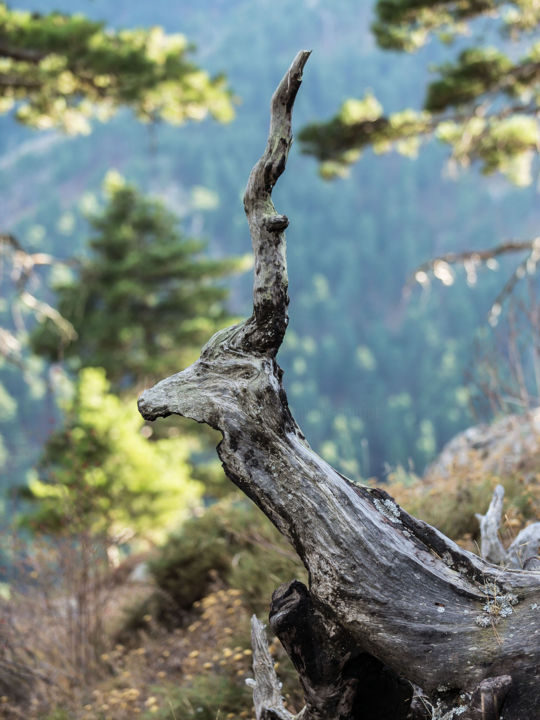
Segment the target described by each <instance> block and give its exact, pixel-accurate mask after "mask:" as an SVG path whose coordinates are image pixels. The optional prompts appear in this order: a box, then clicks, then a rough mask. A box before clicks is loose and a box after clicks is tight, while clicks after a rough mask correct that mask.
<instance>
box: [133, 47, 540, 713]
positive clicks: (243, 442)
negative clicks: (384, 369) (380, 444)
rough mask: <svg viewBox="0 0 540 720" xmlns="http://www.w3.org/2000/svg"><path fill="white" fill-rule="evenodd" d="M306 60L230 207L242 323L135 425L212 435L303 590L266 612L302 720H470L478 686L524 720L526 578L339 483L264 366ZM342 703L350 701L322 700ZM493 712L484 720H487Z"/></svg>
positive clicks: (387, 502)
mask: <svg viewBox="0 0 540 720" xmlns="http://www.w3.org/2000/svg"><path fill="white" fill-rule="evenodd" d="M308 57H309V53H308V52H300V53H299V54H298V55H297V57H296V58H295V59H294V61H293V63H292V65H291V67H290V68H289V70H288V71H287V73H286V74H285V76H284V78H283V79H282V81H281V83H280V84H279V86H278V88H277V90H276V92H275V94H274V96H273V98H272V104H271V122H270V133H269V137H268V142H267V146H266V149H265V151H264V153H263V155H262V157H261V159H260V160H259V161H258V163H257V164H256V165H255V167H254V168H253V170H252V172H251V175H250V178H249V181H248V186H247V189H246V193H245V197H244V205H245V209H246V214H247V218H248V223H249V227H250V231H251V237H252V240H253V250H254V254H255V282H254V293H253V314H252V315H251V317H250V318H249V319H248V320H246V321H245V322H243V323H240V324H239V325H235V326H233V327H230V328H228V329H226V330H222V331H221V332H219V333H217V334H216V335H214V337H213V338H211V340H210V341H209V342H208V343H207V345H206V346H205V347H204V348H203V350H202V352H201V356H200V359H199V360H197V361H196V362H195V363H193V365H191V366H190V367H189V368H187V369H186V370H183V371H182V372H179V373H177V374H176V375H173V376H172V377H170V378H167V379H166V380H163V381H161V382H160V383H158V384H157V385H155V386H154V387H153V388H151V389H149V390H145V391H144V392H143V393H142V395H141V397H140V399H139V408H140V411H141V413H142V414H143V416H144V417H145V418H146V419H148V420H154V419H155V418H157V417H161V416H167V415H170V414H172V413H175V414H178V415H183V416H185V417H190V418H193V419H194V420H197V421H198V422H204V423H207V424H208V425H210V426H211V427H213V428H216V429H217V430H219V431H220V432H221V434H222V438H223V439H222V441H221V442H220V444H219V446H218V454H219V457H220V458H221V460H222V462H223V467H224V469H225V472H226V473H227V475H228V476H229V478H230V479H231V480H232V481H233V482H234V483H235V484H236V485H237V486H238V487H239V488H240V489H241V490H243V491H244V492H245V493H246V494H247V495H248V496H249V497H250V498H251V499H252V500H253V501H254V502H255V503H256V504H257V505H258V506H259V508H261V510H262V511H263V512H264V513H265V514H266V515H267V516H268V517H269V518H270V520H271V521H272V522H273V523H274V524H275V526H276V527H277V528H278V529H279V530H280V531H281V532H282V533H283V534H284V535H285V536H286V537H287V538H288V539H289V541H290V542H291V544H292V545H293V546H294V548H295V550H296V551H297V553H298V555H299V556H300V558H301V559H302V561H303V563H304V565H305V566H306V568H307V570H308V571H309V578H310V585H309V589H308V588H305V587H304V586H302V585H301V584H300V583H297V584H296V585H294V584H293V586H286V587H285V588H284V589H283V588H282V589H280V591H279V593H278V595H277V596H276V595H275V596H274V602H273V606H272V610H271V617H272V618H273V621H274V622H275V625H276V628H275V629H276V632H277V633H278V635H279V636H280V638H281V639H282V641H283V642H284V645H285V647H286V648H287V650H288V652H289V654H290V655H291V659H292V660H293V662H294V663H295V666H296V668H297V670H298V672H299V676H300V680H301V682H302V684H303V686H304V690H305V694H306V708H305V710H304V715H303V720H315V719H316V720H322V718H323V717H324V720H338V719H339V720H346V719H347V718H363V719H364V720H406V718H408V717H409V718H410V717H415V718H420V717H422V715H421V712H422V710H421V709H418V703H415V704H414V705H413V706H412V708H413V709H410V705H411V699H412V696H413V687H412V683H414V685H416V686H418V687H419V688H421V689H422V693H423V694H424V696H425V697H427V698H428V700H429V703H431V705H432V706H433V707H438V708H442V709H443V710H444V708H454V714H455V715H456V717H457V716H458V715H459V714H461V715H463V716H465V713H466V712H469V711H470V712H476V710H474V708H473V707H472V706H471V704H470V703H469V702H468V700H467V699H468V698H472V697H474V693H475V692H476V693H477V694H478V693H480V695H482V691H481V690H479V688H480V689H481V688H482V687H484V685H485V683H486V682H488V681H489V682H488V684H491V685H492V686H494V687H499V686H502V685H504V687H505V688H506V689H507V690H508V692H507V694H506V697H505V699H504V705H503V707H504V720H525V718H533V717H534V713H535V712H536V710H537V708H538V707H539V706H540V670H539V668H540V643H539V641H538V618H539V610H538V607H539V606H540V574H539V573H536V572H527V571H524V570H507V569H502V568H500V567H496V566H494V565H492V564H490V563H489V562H486V561H485V560H483V559H481V558H479V557H477V556H475V555H473V554H472V553H469V552H466V551H465V550H462V549H461V548H460V547H458V546H457V545H456V544H455V543H453V542H452V541H451V540H449V539H448V538H446V537H445V536H444V535H442V534H441V533H440V532H439V531H437V530H436V529H434V528H432V527H431V526H429V525H427V524H426V523H424V522H422V521H420V520H417V519H415V518H413V517H411V516H410V515H408V514H407V513H406V512H405V511H404V510H402V509H401V508H400V507H398V505H397V504H396V503H395V502H394V501H393V499H392V498H391V497H390V496H389V495H388V494H387V493H386V492H384V490H382V489H375V488H372V487H364V486H357V485H355V484H353V483H352V482H350V481H349V480H348V479H347V478H345V477H343V476H342V475H341V474H340V473H338V472H337V471H336V470H334V469H333V468H332V467H330V466H329V465H328V463H326V462H325V461H324V460H323V459H322V458H320V457H319V456H318V455H317V454H316V453H315V452H313V450H312V449H311V448H310V447H309V445H308V443H307V442H306V440H305V438H304V436H303V434H302V432H301V431H300V429H299V427H298V426H297V424H296V423H295V421H294V419H293V418H292V416H291V413H290V411H289V407H288V404H287V398H286V395H285V390H284V388H283V385H282V371H281V369H280V368H279V366H278V364H277V362H276V354H277V351H278V349H279V347H280V345H281V342H282V340H283V336H284V334H285V330H286V327H287V322H288V315H287V306H288V294H287V268H286V260H285V237H284V233H283V231H284V229H285V227H286V226H287V224H288V220H287V218H286V217H285V216H284V215H280V214H279V213H277V212H276V210H275V208H274V206H273V204H272V200H271V193H272V189H273V187H274V185H275V183H276V181H277V179H278V178H279V176H280V175H281V173H282V172H283V170H284V168H285V163H286V160H287V154H288V151H289V148H290V145H291V141H292V135H291V113H292V107H293V104H294V100H295V97H296V94H297V91H298V88H299V87H300V83H301V78H302V70H303V68H304V65H305V63H306V61H307V59H308ZM336 251H337V250H336ZM346 360H347V359H346V358H343V361H344V362H346ZM300 588H302V589H300ZM299 623H300V627H301V628H302V630H301V632H298V631H297V627H298V624H299ZM505 676H509V677H510V678H511V680H510V681H509V682H510V684H509V683H508V682H507V681H506V680H504V681H503V680H501V679H500V678H503V677H505ZM498 678H499V679H498ZM508 685H509V689H508V687H507V686H508ZM340 692H341V693H348V694H349V695H350V701H349V700H347V702H346V703H344V704H343V705H340V703H339V701H337V700H336V701H334V700H333V699H332V698H334V699H336V693H337V694H338V695H339V693H340ZM497 697H500V698H502V693H499V695H498V696H497ZM484 705H485V703H484ZM486 707H487V706H486ZM492 707H494V705H493V704H492ZM496 707H497V709H496V710H493V711H492V710H489V708H488V709H487V710H486V712H485V713H483V714H482V715H481V716H480V717H481V718H482V720H498V714H499V710H500V705H499V704H496ZM494 713H495V714H494ZM441 716H442V710H441Z"/></svg>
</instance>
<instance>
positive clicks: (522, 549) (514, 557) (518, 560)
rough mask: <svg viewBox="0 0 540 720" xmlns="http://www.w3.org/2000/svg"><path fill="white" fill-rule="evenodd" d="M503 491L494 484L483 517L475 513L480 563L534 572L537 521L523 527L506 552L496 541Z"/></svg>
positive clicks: (539, 527)
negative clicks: (482, 561)
mask: <svg viewBox="0 0 540 720" xmlns="http://www.w3.org/2000/svg"><path fill="white" fill-rule="evenodd" d="M503 499H504V488H503V486H502V485H497V487H496V488H495V490H494V491H493V497H492V498H491V503H490V505H489V508H488V510H487V512H486V514H485V515H480V514H479V513H477V514H476V517H477V519H478V522H479V523H480V552H481V554H482V557H483V558H484V560H488V561H489V562H492V563H495V564H496V565H502V566H503V567H507V568H516V569H525V570H538V569H540V562H539V558H538V551H539V546H540V522H535V523H532V524H531V525H527V527H525V528H523V530H521V531H520V532H519V534H518V535H517V537H516V538H515V539H514V541H513V542H512V544H511V545H510V547H509V548H508V550H505V549H504V546H503V544H502V542H501V541H500V539H499V529H500V527H501V517H502V507H503Z"/></svg>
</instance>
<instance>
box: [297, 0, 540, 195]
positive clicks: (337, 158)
mask: <svg viewBox="0 0 540 720" xmlns="http://www.w3.org/2000/svg"><path fill="white" fill-rule="evenodd" d="M376 17H377V19H376V21H375V23H374V24H373V31H374V34H375V37H376V38H377V42H378V43H379V46H380V47H381V48H384V49H386V50H394V51H406V52H414V51H416V50H418V48H420V47H422V46H423V45H424V44H425V43H426V42H427V41H428V40H429V38H430V37H431V36H432V35H433V34H436V35H437V36H438V38H439V40H441V41H442V42H443V43H446V44H449V43H452V42H453V41H454V40H456V38H457V37H459V36H463V35H467V36H472V37H473V40H472V42H473V43H476V44H475V45H473V46H471V47H467V48H465V49H463V50H461V51H460V52H459V54H458V56H457V58H455V59H453V60H452V61H451V62H445V63H444V64H442V65H439V66H438V67H437V68H436V70H437V72H438V75H439V77H438V79H436V80H433V81H431V82H430V83H429V84H428V87H427V92H426V96H425V99H424V104H423V109H422V111H415V110H412V109H408V110H404V111H400V112H394V113H392V114H390V115H384V114H383V108H382V106H381V105H380V104H379V103H378V101H377V100H376V99H375V98H374V96H373V95H367V96H366V97H365V98H364V99H363V100H347V101H345V102H344V103H343V105H342V106H341V109H340V111H339V112H338V114H337V115H336V116H335V117H334V118H332V119H331V120H330V121H328V122H323V123H313V124H310V125H308V126H306V127H305V128H304V129H303V130H302V131H301V133H300V140H301V142H302V144H303V149H304V152H306V153H309V154H311V155H314V156H315V157H316V158H317V159H318V160H319V161H320V162H321V173H322V175H323V176H324V177H326V178H332V177H335V176H338V175H340V176H342V175H345V174H346V173H347V168H348V166H349V165H351V164H352V163H354V162H356V161H357V160H358V158H359V156H360V153H361V151H362V149H364V148H365V147H367V146H372V147H373V148H374V150H375V151H376V152H387V151H389V150H392V149H394V150H397V151H398V152H399V153H401V154H403V155H411V156H416V153H417V151H418V145H419V143H420V141H422V140H425V139H426V138H429V137H432V136H435V137H437V138H438V139H439V140H440V141H442V142H444V143H446V144H447V145H449V146H450V149H451V155H452V159H453V160H454V161H456V162H457V163H459V164H460V165H462V166H467V165H469V164H471V163H472V162H475V161H476V162H478V163H479V164H480V166H481V168H482V172H484V173H485V174H490V173H494V172H496V171H499V172H501V173H503V174H505V175H506V176H507V177H508V178H509V179H510V180H512V181H513V182H514V183H516V184H517V185H528V184H530V183H531V182H532V181H533V174H532V161H533V158H534V157H535V156H536V155H537V153H538V146H539V141H540V135H539V130H538V124H537V122H536V116H537V114H538V98H539V97H540V95H539V89H540V85H539V84H540V43H539V42H538V40H537V39H536V40H535V39H534V36H533V37H531V34H532V33H533V32H534V31H535V30H537V28H538V25H539V23H540V9H539V7H538V3H536V2H529V1H528V0H526V1H525V2H523V0H516V1H514V2H509V3H501V2H498V0H486V1H482V2H476V1H474V0H466V1H465V2H455V0H444V1H443V2H435V3H433V2H427V1H424V0H421V1H420V2H418V0H378V2H377V4H376ZM481 19H485V20H486V21H487V22H490V23H491V25H492V26H493V27H494V28H495V29H498V30H500V31H501V32H502V34H503V36H504V40H503V41H502V43H503V45H504V50H501V49H499V48H496V47H492V46H490V45H486V44H485V43H486V40H485V34H487V35H488V37H490V35H493V33H490V32H489V31H488V32H487V33H486V32H485V29H484V27H483V26H482V29H481V30H480V31H479V30H478V24H479V21H480V20H481ZM481 33H484V37H482V34H481ZM475 35H476V37H475ZM509 40H510V41H514V42H515V45H516V46H517V47H518V48H519V53H520V55H521V57H520V58H519V59H516V54H517V53H516V51H515V50H514V49H513V48H512V47H509V44H510V45H511V43H509ZM478 43H480V44H478ZM461 44H462V43H461ZM351 110H353V112H351ZM368 110H369V111H368Z"/></svg>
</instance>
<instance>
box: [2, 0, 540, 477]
mask: <svg viewBox="0 0 540 720" xmlns="http://www.w3.org/2000/svg"><path fill="white" fill-rule="evenodd" d="M54 5H55V7H56V8H58V9H60V10H64V11H66V12H70V13H72V12H75V11H81V12H84V13H85V14H86V15H88V16H90V17H92V18H96V19H103V20H105V21H106V22H107V23H109V24H110V26H111V27H120V26H122V27H134V26H137V25H144V26H149V25H153V24H159V25H162V26H163V27H164V28H165V30H166V31H167V32H182V33H185V34H186V36H187V37H188V39H189V40H190V41H193V42H194V43H195V44H196V45H197V48H198V49H197V52H196V54H195V56H194V57H195V59H196V61H197V62H199V63H201V65H203V66H204V68H205V69H206V70H208V71H210V72H212V73H216V72H223V73H225V74H226V76H227V78H228V81H229V83H230V85H231V87H232V89H233V91H234V93H235V95H236V96H237V104H236V117H235V119H234V120H233V121H232V122H230V123H229V124H226V125H222V124H218V123H216V122H215V121H212V120H207V121H204V122H203V123H200V124H197V125H191V126H186V127H182V128H177V127H173V126H169V125H166V124H164V123H161V122H157V123H156V124H153V125H143V124H141V123H140V122H138V121H137V120H136V119H135V118H134V117H133V116H132V115H131V114H130V112H129V111H127V110H125V111H122V112H121V113H120V114H119V115H118V116H117V117H116V118H114V119H113V120H111V121H110V122H108V123H107V124H104V125H102V124H100V123H99V122H97V121H96V122H95V123H94V124H93V131H92V134H91V135H90V136H76V137H66V136H65V135H62V134H59V133H57V132H55V131H50V132H49V131H48V132H43V131H40V132H37V131H34V130H30V129H26V128H23V127H21V126H20V125H17V124H16V122H15V121H14V119H13V117H12V116H11V115H9V114H8V115H6V116H3V117H0V151H1V159H0V194H1V205H0V225H1V229H2V230H9V231H10V232H13V233H16V234H17V236H18V237H19V238H20V240H21V242H22V243H23V244H24V245H25V247H27V248H28V249H31V250H38V249H39V250H43V251H46V252H50V253H52V254H54V255H56V256H58V257H62V258H67V257H70V256H72V255H73V254H75V253H77V252H83V253H84V252H85V249H86V242H87V240H88V238H89V236H90V229H89V226H88V224H87V222H86V220H85V219H84V213H85V212H88V211H94V212H95V210H96V208H97V207H98V206H99V205H100V204H103V197H102V196H101V190H100V188H101V184H102V182H103V179H104V176H105V174H106V172H107V170H108V169H110V168H111V167H112V168H115V169H116V170H118V171H119V172H120V173H122V175H123V176H125V177H126V179H127V180H128V181H129V182H130V183H133V184H135V185H136V186H137V187H138V188H139V189H140V190H142V191H144V192H149V193H152V194H154V195H157V196H159V197H161V198H162V199H163V200H164V201H165V202H166V204H167V205H168V206H169V207H170V209H172V210H173V211H174V212H175V213H176V214H178V215H180V216H181V217H182V218H183V227H184V229H185V231H186V232H187V233H188V234H189V235H191V236H195V237H202V238H203V239H206V240H207V241H208V242H209V247H210V252H211V253H212V254H213V255H214V256H219V257H223V256H229V255H242V254H245V253H248V252H249V250H250V245H249V234H248V229H247V225H246V223H245V218H244V212H243V208H242V203H241V195H242V192H243V189H244V185H245V182H246V178H247V176H248V173H249V170H250V168H251V166H252V164H253V162H254V160H255V159H256V157H257V154H258V153H259V151H260V138H261V137H264V136H265V133H266V126H267V118H268V113H267V104H268V97H269V96H270V94H271V92H272V90H273V88H274V86H275V84H276V81H277V79H278V78H279V77H280V76H281V75H282V73H283V71H284V69H285V68H286V66H287V65H288V63H289V62H290V60H291V58H292V57H293V56H294V55H295V53H296V52H297V50H299V49H300V48H310V49H312V50H313V56H312V60H311V61H310V66H309V68H308V69H307V70H306V75H305V84H304V88H303V92H302V96H301V98H299V101H298V105H297V109H296V111H295V112H296V117H295V123H296V126H297V128H300V127H301V126H302V125H305V124H307V123H309V122H313V121H315V120H318V119H322V118H326V117H328V115H329V114H331V113H332V112H334V109H335V108H336V107H337V106H339V105H340V104H341V102H342V101H343V100H344V99H345V98H347V97H350V96H351V95H355V96H359V95H362V94H363V92H364V91H365V90H367V89H369V88H373V90H374V92H376V95H377V97H378V98H379V99H380V100H381V101H382V103H383V104H384V107H385V108H387V109H388V111H393V110H397V109H400V108H402V107H403V106H413V107H419V106H420V103H421V101H422V96H423V80H426V79H427V76H428V74H427V67H428V65H429V64H430V63H431V62H435V61H437V62H440V61H441V60H443V59H444V58H445V57H451V56H452V55H453V54H455V52H456V49H455V48H452V47H450V48H447V49H445V48H443V47H441V46H436V45H428V46H427V47H426V48H425V49H423V50H422V51H420V52H419V53H417V54H416V55H413V56H401V55H397V54H395V53H391V52H383V51H382V50H380V49H378V48H376V46H375V43H374V40H373V38H372V36H371V34H370V30H369V24H370V21H371V6H372V3H371V2H365V3H358V2H354V0H336V1H335V2H332V3H331V4H330V3H325V2H322V1H321V2H319V1H318V0H302V1H299V0H273V1H270V0H258V2H257V3H253V2H252V1H251V0H234V1H232V0H205V1H203V2H197V3H187V2H177V3H170V2H168V1H167V0H155V2H153V3H132V2H127V0H119V1H118V2H115V3H108V2H105V0H96V1H95V2H89V1H87V0H76V1H75V0H69V1H68V0H56V2H55V3H54ZM255 5H256V11H255V9H254V6H255ZM11 6H12V7H14V8H17V7H21V8H24V9H35V10H39V11H49V10H50V9H51V3H50V2H48V1H47V0H44V1H43V2H38V1H37V0H27V1H26V0H25V1H24V2H13V3H11ZM276 205H277V206H278V207H280V209H281V210H282V211H283V212H285V213H286V214H287V215H288V217H289V218H290V221H291V224H290V227H289V229H288V231H287V238H288V246H289V250H288V252H289V273H290V277H291V286H290V294H291V298H292V302H291V327H290V330H289V333H288V335H287V340H286V343H285V348H284V349H283V350H282V351H281V354H280V362H281V364H282V365H283V366H284V368H285V371H286V375H285V386H286V388H287V391H288V394H289V400H290V402H291V405H292V408H293V411H294V414H295V416H296V418H297V419H298V421H299V423H300V425H301V426H302V428H303V429H304V431H305V432H306V434H307V437H308V440H309V441H310V442H311V444H312V445H313V446H314V447H315V448H317V449H319V450H320V451H321V453H322V454H323V455H324V456H325V457H326V458H327V459H328V460H330V461H331V462H333V463H334V464H335V465H336V466H337V467H339V468H340V469H341V470H342V471H343V472H344V473H346V474H348V475H350V476H352V477H360V476H364V477H366V476H369V475H379V476H382V475H383V474H384V472H385V468H386V467H387V466H396V465H397V464H402V465H405V466H407V465H408V464H409V462H412V463H413V464H414V467H415V468H416V469H417V470H421V469H422V468H423V467H424V465H425V464H426V462H428V461H429V460H431V459H432V458H433V457H434V455H435V453H436V451H437V449H439V448H440V447H441V445H442V444H443V443H444V442H445V441H446V440H448V439H449V438H450V437H451V436H452V435H453V434H455V433H456V432H457V431H459V430H461V429H463V428H464V427H466V426H467V425H468V424H470V422H471V419H472V418H471V414H470V402H469V401H470V393H471V392H473V389H471V388H468V387H467V381H466V376H465V374H466V372H467V370H469V369H470V368H471V365H472V363H473V349H474V342H473V340H474V338H475V337H478V336H480V337H481V336H482V334H484V335H485V334H486V333H487V332H488V330H487V324H486V317H487V313H488V309H489V307H490V305H491V303H492V301H493V299H494V297H495V296H496V294H497V292H498V290H499V289H500V287H501V285H502V284H503V282H504V279H505V276H504V275H503V274H502V273H496V272H494V273H488V274H486V275H482V276H481V277H480V279H479V280H480V281H479V283H478V286H477V287H473V288H471V287H469V286H468V285H467V283H466V282H465V277H464V276H463V277H461V276H458V277H457V279H456V282H455V284H454V286H453V287H444V286H443V285H442V284H440V283H438V282H435V283H433V284H432V287H431V288H430V289H429V290H424V291H422V292H421V291H420V290H418V291H415V292H414V293H413V294H412V295H411V296H410V297H409V298H408V299H404V297H403V287H404V284H405V282H406V280H407V278H408V276H409V275H410V273H411V272H412V271H413V270H414V269H415V267H416V266H417V265H418V264H419V263H421V262H422V261H423V260H426V259H427V258H429V257H430V256H432V255H434V254H441V253H443V252H446V251H450V250H459V249H470V248H473V247H474V248H481V247H487V246H490V245H494V244H496V243H497V242H499V241H501V240H503V239H508V238H520V237H532V236H533V234H534V232H535V228H537V227H538V221H539V219H540V209H539V205H538V196H537V188H536V187H535V186H534V185H533V186H531V187H528V188H519V189H517V188H515V187H513V186H512V185H510V184H509V183H508V181H507V180H505V179H503V178H500V177H498V176H495V177H491V178H484V177H482V176H480V175H479V174H478V173H477V172H476V170H474V169H472V170H469V171H468V172H467V173H464V174H460V175H459V176H458V177H450V173H449V171H448V169H447V168H446V166H445V162H444V153H443V151H442V150H441V148H439V147H437V146H435V145H428V146H427V147H426V148H425V149H424V150H423V152H422V153H421V155H420V156H419V158H418V159H416V160H411V159H408V158H404V157H401V156H396V155H385V156H377V155H375V154H373V153H372V151H367V152H366V153H365V156H364V157H363V159H362V161H361V162H360V163H358V164H357V165H356V166H355V167H353V168H352V169H351V173H350V177H349V178H347V179H344V180H338V181H334V182H333V183H331V184H329V183H328V182H325V181H324V180H323V179H321V178H320V177H319V176H318V172H317V165H316V162H315V161H314V160H313V159H311V158H306V157H304V156H302V155H300V154H299V152H298V148H295V147H293V151H292V153H291V157H290V160H289V166H288V172H287V175H286V177H284V178H283V180H282V181H281V184H280V185H279V187H278V188H277V189H276ZM250 284H251V278H245V279H240V280H238V281H235V283H234V285H233V286H232V287H233V294H232V300H231V310H232V311H233V312H234V313H235V314H238V315H244V314H246V313H247V312H248V307H249V291H250V288H249V286H250ZM1 310H2V312H4V311H5V308H1ZM345 357H353V358H354V363H353V364H350V363H349V362H347V363H345V362H344V358H345ZM179 369H180V368H179ZM37 370H38V373H37V374H28V375H27V378H26V379H23V377H22V374H21V372H20V370H19V369H18V368H16V367H12V366H10V365H8V364H7V363H4V364H3V366H2V368H1V370H0V372H1V382H2V385H0V403H1V404H2V412H1V417H0V433H1V434H2V436H3V438H4V440H3V449H2V450H1V452H0V462H3V467H2V474H3V478H4V479H3V482H2V484H3V486H4V487H9V486H11V485H13V484H15V483H21V482H22V480H23V475H24V471H26V470H27V469H28V468H29V467H30V465H31V464H32V462H33V461H34V460H35V459H36V458H37V456H38V454H39V450H40V445H41V444H42V443H43V441H44V439H45V438H46V437H47V434H48V432H49V430H50V428H51V425H52V424H53V423H54V421H55V418H57V415H58V413H57V410H56V409H55V403H54V399H53V397H52V394H51V393H50V392H49V391H48V389H47V383H46V382H45V380H44V379H40V375H39V373H41V378H45V377H46V374H47V369H46V367H45V365H42V366H41V368H37ZM29 449H30V450H29Z"/></svg>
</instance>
